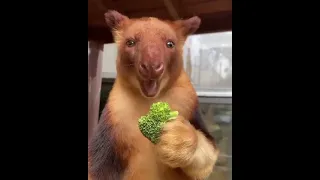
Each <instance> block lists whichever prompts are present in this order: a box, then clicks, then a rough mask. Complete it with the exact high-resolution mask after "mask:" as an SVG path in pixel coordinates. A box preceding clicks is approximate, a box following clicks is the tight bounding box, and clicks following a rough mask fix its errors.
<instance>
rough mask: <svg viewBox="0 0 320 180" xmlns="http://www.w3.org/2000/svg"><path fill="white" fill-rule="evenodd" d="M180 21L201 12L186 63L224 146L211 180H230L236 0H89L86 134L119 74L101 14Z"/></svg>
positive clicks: (212, 127)
mask: <svg viewBox="0 0 320 180" xmlns="http://www.w3.org/2000/svg"><path fill="white" fill-rule="evenodd" d="M107 9H115V10H117V11H119V12H120V13H123V14H125V15H127V16H129V17H142V16H154V17H158V18H162V19H170V20H176V19H181V18H189V17H191V16H194V15H197V16H199V17H200V18H201V20H202V24H201V26H200V28H199V30H198V31H197V32H196V33H195V34H194V35H192V36H190V37H189V38H188V39H187V41H186V44H185V47H184V54H183V58H184V68H185V70H186V71H187V73H188V74H189V76H190V79H191V80H192V83H193V85H194V87H195V88H196V90H197V94H198V96H199V100H200V110H201V114H202V117H203V118H204V120H205V123H206V125H207V127H208V129H209V131H210V133H211V134H212V135H213V136H214V137H215V138H216V139H217V142H218V146H219V148H220V149H221V155H220V157H219V160H218V163H217V166H216V168H215V171H214V172H213V173H212V174H211V176H210V177H209V178H208V179H209V180H232V1H231V0H135V1H132V0H88V67H89V69H88V73H89V74H88V93H89V96H88V97H89V106H88V108H89V109H88V111H89V119H88V131H89V134H88V139H89V138H90V136H91V132H92V129H93V127H94V126H95V125H96V124H97V122H98V118H99V116H100V113H101V110H102V109H103V108H104V105H105V103H106V100H107V98H108V95H109V92H110V90H111V87H112V85H113V83H114V78H115V76H116V68H115V60H116V55H117V47H116V45H115V44H114V43H113V39H112V36H111V33H110V31H109V29H108V28H107V27H106V25H105V23H104V19H103V14H104V12H106V10H107Z"/></svg>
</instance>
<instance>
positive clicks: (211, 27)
mask: <svg viewBox="0 0 320 180" xmlns="http://www.w3.org/2000/svg"><path fill="white" fill-rule="evenodd" d="M199 17H200V18H201V25H200V27H199V29H198V30H197V32H196V34H202V33H211V32H221V31H231V30H232V11H224V12H219V13H213V14H205V15H200V16H199ZM88 40H95V41H99V42H101V43H113V37H112V35H111V32H110V30H109V29H108V28H107V27H105V26H97V25H91V26H88Z"/></svg>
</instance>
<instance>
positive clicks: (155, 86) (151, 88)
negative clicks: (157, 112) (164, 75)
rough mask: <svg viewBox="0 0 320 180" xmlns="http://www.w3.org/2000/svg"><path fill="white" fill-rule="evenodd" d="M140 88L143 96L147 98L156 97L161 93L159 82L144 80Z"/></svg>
mask: <svg viewBox="0 0 320 180" xmlns="http://www.w3.org/2000/svg"><path fill="white" fill-rule="evenodd" d="M140 87H141V91H142V93H143V95H145V96H146V97H154V96H156V95H157V94H158V91H159V82H158V81H157V80H142V81H140Z"/></svg>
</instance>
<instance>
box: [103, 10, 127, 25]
mask: <svg viewBox="0 0 320 180" xmlns="http://www.w3.org/2000/svg"><path fill="white" fill-rule="evenodd" d="M104 19H105V21H106V23H107V25H108V26H109V28H110V29H118V28H120V26H121V24H122V23H123V22H124V21H126V20H129V18H128V17H127V16H125V15H123V14H121V13H119V12H118V11H115V10H109V11H107V12H106V13H105V14H104Z"/></svg>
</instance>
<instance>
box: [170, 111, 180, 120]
mask: <svg viewBox="0 0 320 180" xmlns="http://www.w3.org/2000/svg"><path fill="white" fill-rule="evenodd" d="M178 115H179V112H178V111H171V112H170V115H169V119H168V120H172V119H175V118H177V116H178Z"/></svg>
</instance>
